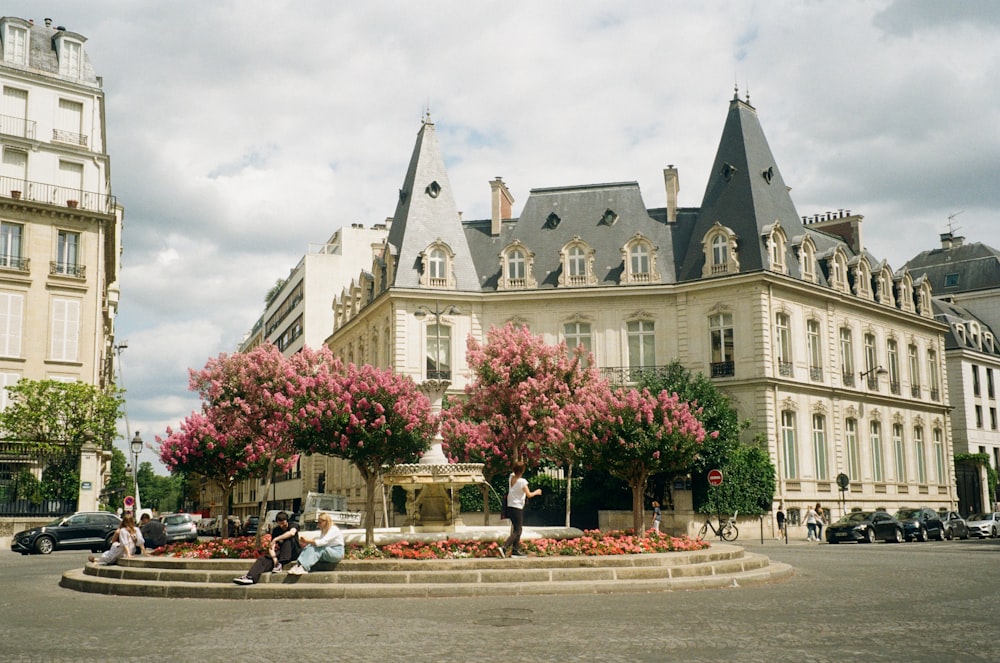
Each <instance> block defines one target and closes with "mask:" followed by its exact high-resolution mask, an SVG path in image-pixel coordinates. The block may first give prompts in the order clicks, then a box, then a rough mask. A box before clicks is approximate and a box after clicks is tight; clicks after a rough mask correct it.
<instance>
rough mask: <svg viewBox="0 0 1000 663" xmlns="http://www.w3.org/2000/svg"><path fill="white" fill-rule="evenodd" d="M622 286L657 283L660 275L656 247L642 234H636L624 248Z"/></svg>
mask: <svg viewBox="0 0 1000 663" xmlns="http://www.w3.org/2000/svg"><path fill="white" fill-rule="evenodd" d="M622 263H623V265H624V268H625V269H624V270H623V273H622V277H621V281H620V283H622V284H629V283H657V282H659V280H660V275H659V273H657V271H656V247H655V246H653V245H652V244H651V243H650V242H649V240H647V239H646V238H645V237H643V236H642V235H641V234H640V233H636V234H635V235H634V236H633V237H632V239H631V240H629V242H628V243H627V244H626V245H625V246H624V247H622Z"/></svg>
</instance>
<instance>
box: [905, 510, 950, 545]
mask: <svg viewBox="0 0 1000 663" xmlns="http://www.w3.org/2000/svg"><path fill="white" fill-rule="evenodd" d="M896 520H898V521H899V522H901V523H903V536H905V537H906V540H907V541H926V540H927V539H937V540H938V541H944V522H942V521H941V516H939V515H938V513H937V511H935V510H934V509H929V508H927V507H925V506H918V507H903V508H902V509H900V510H899V511H897V512H896Z"/></svg>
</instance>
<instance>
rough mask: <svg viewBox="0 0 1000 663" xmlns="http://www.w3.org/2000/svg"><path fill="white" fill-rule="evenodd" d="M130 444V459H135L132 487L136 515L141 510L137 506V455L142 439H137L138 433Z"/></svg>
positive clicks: (140, 450) (140, 448)
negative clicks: (133, 489)
mask: <svg viewBox="0 0 1000 663" xmlns="http://www.w3.org/2000/svg"><path fill="white" fill-rule="evenodd" d="M130 444H131V446H132V457H133V458H134V459H135V460H134V461H133V462H132V485H133V487H134V488H135V512H136V514H137V515H138V513H139V510H140V509H141V508H142V507H141V506H140V504H139V454H140V453H142V438H141V437H139V431H136V432H135V437H133V438H132V442H131V443H130Z"/></svg>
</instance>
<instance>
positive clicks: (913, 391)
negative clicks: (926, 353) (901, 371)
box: [907, 343, 920, 398]
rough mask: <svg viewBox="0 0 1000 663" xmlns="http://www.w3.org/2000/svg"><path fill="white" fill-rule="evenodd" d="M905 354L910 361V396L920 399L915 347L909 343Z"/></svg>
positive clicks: (918, 360) (918, 363)
mask: <svg viewBox="0 0 1000 663" xmlns="http://www.w3.org/2000/svg"><path fill="white" fill-rule="evenodd" d="M907 354H908V355H909V359H910V395H911V396H913V397H914V398H920V359H919V357H918V356H917V346H916V345H913V344H912V343H911V344H910V345H909V347H908V348H907Z"/></svg>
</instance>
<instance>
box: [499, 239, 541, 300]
mask: <svg viewBox="0 0 1000 663" xmlns="http://www.w3.org/2000/svg"><path fill="white" fill-rule="evenodd" d="M516 256H520V259H521V261H522V262H523V269H524V274H523V275H522V276H520V277H517V276H514V275H513V274H512V271H513V269H512V263H513V262H514V261H515V260H516ZM534 269H535V253H534V252H533V251H531V250H530V249H529V248H528V247H526V246H525V245H524V244H522V243H521V240H519V239H515V240H514V241H513V242H511V243H510V244H508V245H507V246H506V247H505V248H504V250H503V251H501V252H500V282H499V288H500V289H501V290H523V289H527V288H536V287H538V282H537V281H536V280H535V276H534Z"/></svg>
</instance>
